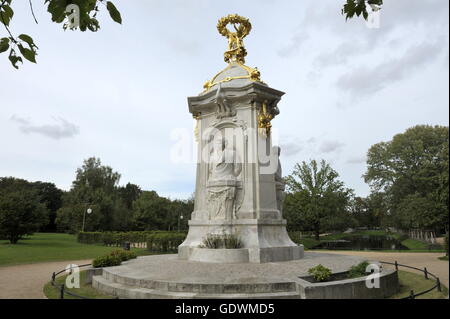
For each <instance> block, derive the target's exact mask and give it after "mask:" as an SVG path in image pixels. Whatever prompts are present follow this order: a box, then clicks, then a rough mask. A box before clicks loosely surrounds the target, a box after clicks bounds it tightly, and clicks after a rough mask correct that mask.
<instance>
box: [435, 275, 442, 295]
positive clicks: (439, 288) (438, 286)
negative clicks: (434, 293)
mask: <svg viewBox="0 0 450 319" xmlns="http://www.w3.org/2000/svg"><path fill="white" fill-rule="evenodd" d="M436 281H437V289H438V291H439V292H442V287H441V281H440V280H439V277H438V278H437V279H436Z"/></svg>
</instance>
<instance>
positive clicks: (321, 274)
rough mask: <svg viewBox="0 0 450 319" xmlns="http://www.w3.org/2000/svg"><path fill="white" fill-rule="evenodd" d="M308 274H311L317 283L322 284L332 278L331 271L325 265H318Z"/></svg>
mask: <svg viewBox="0 0 450 319" xmlns="http://www.w3.org/2000/svg"><path fill="white" fill-rule="evenodd" d="M308 273H309V274H311V275H312V276H313V277H314V279H315V280H316V281H319V282H322V281H327V280H328V278H330V276H331V270H330V269H329V268H327V267H325V266H323V265H320V264H319V265H317V266H316V267H313V268H310V269H309V270H308Z"/></svg>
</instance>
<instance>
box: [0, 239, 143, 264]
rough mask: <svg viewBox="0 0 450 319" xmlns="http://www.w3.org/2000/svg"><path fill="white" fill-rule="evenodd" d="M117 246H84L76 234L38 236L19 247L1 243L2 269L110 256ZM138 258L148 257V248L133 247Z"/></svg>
mask: <svg viewBox="0 0 450 319" xmlns="http://www.w3.org/2000/svg"><path fill="white" fill-rule="evenodd" d="M115 249H117V248H116V247H106V246H100V245H86V244H80V243H78V242H77V240H76V236H75V235H69V234H54V233H36V234H34V235H32V236H28V237H26V238H25V239H22V240H19V242H18V243H17V244H15V245H11V244H10V243H9V242H8V241H5V240H1V241H0V266H9V265H17V264H32V263H39V262H48V261H64V260H79V259H90V258H95V257H98V256H100V255H105V254H108V253H109V252H110V251H112V250H115ZM133 251H135V252H136V253H137V254H138V255H147V254H149V252H148V251H147V250H146V249H144V248H133Z"/></svg>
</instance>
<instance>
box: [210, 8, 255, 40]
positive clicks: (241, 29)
mask: <svg viewBox="0 0 450 319" xmlns="http://www.w3.org/2000/svg"><path fill="white" fill-rule="evenodd" d="M230 23H231V24H233V26H234V28H235V30H236V32H235V34H236V35H237V36H238V37H239V38H241V39H242V38H245V37H246V36H247V35H248V34H249V33H250V31H251V30H252V24H251V23H250V21H249V20H248V19H247V18H244V17H241V16H240V15H237V14H229V15H227V16H226V17H223V18H221V19H220V20H219V22H218V23H217V30H219V33H220V34H221V35H223V36H224V37H227V38H228V37H230V35H231V34H232V33H234V32H230V30H228V29H227V25H228V24H230ZM237 24H239V26H238V27H236V25H237Z"/></svg>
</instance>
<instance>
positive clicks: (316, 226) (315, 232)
mask: <svg viewBox="0 0 450 319" xmlns="http://www.w3.org/2000/svg"><path fill="white" fill-rule="evenodd" d="M319 235H320V224H319V223H317V224H316V225H315V228H314V236H315V239H316V240H320V236H319Z"/></svg>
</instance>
